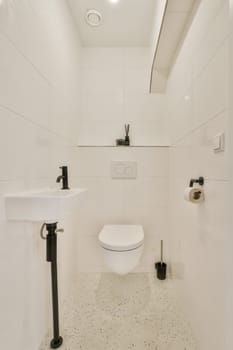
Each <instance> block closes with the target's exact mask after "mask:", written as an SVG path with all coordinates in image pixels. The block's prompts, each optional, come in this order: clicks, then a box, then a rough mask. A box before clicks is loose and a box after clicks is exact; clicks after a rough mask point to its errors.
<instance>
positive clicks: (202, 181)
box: [189, 176, 205, 187]
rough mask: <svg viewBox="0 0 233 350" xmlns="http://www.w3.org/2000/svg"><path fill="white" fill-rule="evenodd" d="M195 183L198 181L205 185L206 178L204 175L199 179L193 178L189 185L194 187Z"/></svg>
mask: <svg viewBox="0 0 233 350" xmlns="http://www.w3.org/2000/svg"><path fill="white" fill-rule="evenodd" d="M194 183H197V184H198V185H200V186H203V185H204V183H205V179H204V177H203V176H200V177H199V178H198V179H191V180H190V182H189V187H193V185H194Z"/></svg>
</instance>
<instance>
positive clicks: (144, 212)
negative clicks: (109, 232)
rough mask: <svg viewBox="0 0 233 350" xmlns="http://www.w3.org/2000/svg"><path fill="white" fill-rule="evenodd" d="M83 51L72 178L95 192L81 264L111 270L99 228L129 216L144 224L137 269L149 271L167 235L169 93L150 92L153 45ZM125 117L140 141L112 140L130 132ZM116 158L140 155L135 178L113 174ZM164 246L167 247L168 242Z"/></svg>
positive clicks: (82, 234)
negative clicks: (117, 142) (79, 119)
mask: <svg viewBox="0 0 233 350" xmlns="http://www.w3.org/2000/svg"><path fill="white" fill-rule="evenodd" d="M82 53H83V55H82V77H83V87H82V128H81V133H80V138H79V144H80V146H82V147H79V148H78V149H77V152H76V164H77V167H76V171H75V177H74V179H73V181H74V183H75V184H76V185H77V186H81V187H87V188H88V192H89V193H88V195H89V200H88V202H87V206H86V207H85V208H83V213H82V215H81V217H80V218H79V220H78V221H79V225H78V226H77V230H78V231H79V235H78V251H77V260H78V269H79V271H81V272H86V271H107V270H106V267H105V266H104V262H103V260H102V254H101V251H100V249H99V247H98V241H97V235H98V233H99V232H100V230H101V228H102V227H103V225H105V224H124V223H125V224H127V223H128V224H142V225H143V227H144V229H145V233H146V241H145V250H144V255H143V258H142V261H141V263H140V266H139V267H138V269H137V271H150V270H151V269H153V263H154V262H155V260H156V259H158V256H159V240H160V239H161V238H164V239H165V240H166V242H167V208H168V186H167V185H168V148H167V147H166V146H167V144H168V133H167V131H166V128H167V104H166V96H163V95H149V80H148V64H149V61H150V48H145V47H144V48H140V47H138V48H83V50H82ZM126 123H129V124H130V127H131V129H130V138H131V144H132V145H134V146H137V147H130V148H128V147H123V148H122V147H120V148H119V147H114V145H115V140H116V138H123V137H124V136H125V131H124V124H126ZM90 146H91V147H90ZM102 146H105V147H102ZM106 146H107V147H106ZM139 146H140V147H139ZM145 146H147V147H145ZM153 146H156V147H153ZM163 146H165V147H163ZM114 160H118V161H122V160H124V161H136V162H137V166H138V176H137V179H127V180H116V179H112V178H111V174H110V167H111V161H114ZM166 248H167V253H168V250H169V248H168V242H167V247H166Z"/></svg>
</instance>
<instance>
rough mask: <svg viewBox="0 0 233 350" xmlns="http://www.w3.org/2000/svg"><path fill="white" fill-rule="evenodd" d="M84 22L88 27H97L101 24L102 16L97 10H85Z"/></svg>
mask: <svg viewBox="0 0 233 350" xmlns="http://www.w3.org/2000/svg"><path fill="white" fill-rule="evenodd" d="M86 21H87V24H89V26H91V27H98V26H99V25H100V24H101V22H102V15H101V13H100V12H99V11H97V10H87V12H86Z"/></svg>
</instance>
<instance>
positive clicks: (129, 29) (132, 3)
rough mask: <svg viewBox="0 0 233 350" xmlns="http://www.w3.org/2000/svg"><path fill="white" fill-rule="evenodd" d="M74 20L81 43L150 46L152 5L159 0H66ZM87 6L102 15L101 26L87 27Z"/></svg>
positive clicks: (90, 44) (153, 7) (153, 6)
mask: <svg viewBox="0 0 233 350" xmlns="http://www.w3.org/2000/svg"><path fill="white" fill-rule="evenodd" d="M67 1H68V3H69V5H70V8H71V12H72V14H73V16H74V18H75V20H76V22H77V26H78V30H79V34H80V37H81V41H82V44H83V46H111V47H112V46H149V45H150V43H151V33H152V29H153V24H154V23H153V22H154V13H155V5H156V2H157V1H159V0H119V2H118V3H116V4H113V3H111V2H110V1H109V0H67ZM88 9H96V10H98V11H100V12H101V14H102V16H103V23H102V24H101V26H100V27H96V28H92V27H89V26H88V25H87V23H86V21H85V13H86V11H87V10H88Z"/></svg>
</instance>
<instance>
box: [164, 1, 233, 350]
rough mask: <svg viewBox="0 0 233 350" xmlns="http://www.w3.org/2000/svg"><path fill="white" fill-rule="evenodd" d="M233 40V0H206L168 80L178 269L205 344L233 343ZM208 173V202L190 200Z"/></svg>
mask: <svg viewBox="0 0 233 350" xmlns="http://www.w3.org/2000/svg"><path fill="white" fill-rule="evenodd" d="M231 35H232V34H231ZM229 44H230V31H229V1H227V0H204V1H201V3H200V6H199V9H198V12H197V14H196V17H195V19H194V21H193V24H192V26H191V29H190V31H189V33H188V35H187V37H186V40H185V42H184V44H183V47H182V50H181V52H180V54H179V56H178V58H177V61H176V64H175V66H174V68H173V71H172V73H171V76H170V79H169V82H168V95H169V98H170V120H171V129H170V130H171V135H172V147H171V151H170V209H171V226H170V231H171V238H172V273H173V277H174V280H175V282H176V283H175V284H176V286H177V290H178V291H179V293H180V296H181V300H182V303H183V305H184V307H185V309H186V311H187V313H188V316H189V319H190V320H191V322H192V326H193V328H194V330H195V333H196V336H197V339H198V341H199V346H200V349H205V350H209V349H211V350H215V349H216V350H217V349H224V350H230V349H232V347H233V343H232V337H230V334H231V332H232V329H231V330H230V328H232V324H231V325H230V323H228V322H230V319H231V317H229V318H228V321H227V313H228V314H230V313H232V309H231V311H230V310H229V311H227V310H228V309H229V306H230V303H229V304H227V288H226V286H227V275H228V273H229V274H230V275H232V266H231V265H229V264H228V262H230V259H229V256H227V254H228V252H229V249H227V246H229V245H231V246H232V242H231V241H232V239H231V238H230V234H231V231H230V228H229V225H230V218H229V210H228V209H229V201H228V193H229V190H230V181H229V180H230V173H229V163H230V162H229V156H230V152H229V135H228V130H229V120H228V118H229V73H230V61H229ZM218 133H225V151H224V152H221V153H214V151H213V138H214V136H215V135H216V134H218ZM231 154H232V153H231ZM200 175H202V176H204V178H205V186H204V189H205V197H206V199H205V202H204V203H202V204H200V205H194V204H191V203H188V202H185V201H184V198H183V194H184V189H185V187H187V186H188V183H189V180H190V178H193V177H198V176H200ZM229 285H230V283H228V286H229Z"/></svg>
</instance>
